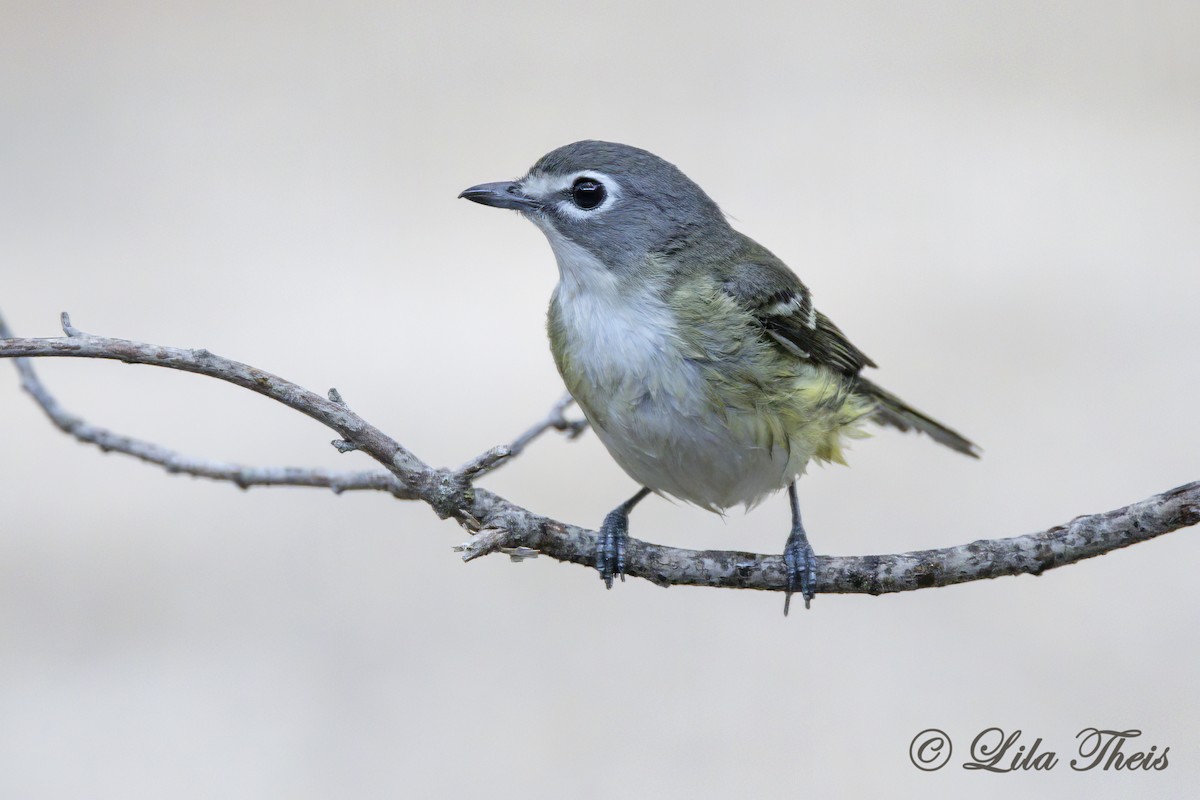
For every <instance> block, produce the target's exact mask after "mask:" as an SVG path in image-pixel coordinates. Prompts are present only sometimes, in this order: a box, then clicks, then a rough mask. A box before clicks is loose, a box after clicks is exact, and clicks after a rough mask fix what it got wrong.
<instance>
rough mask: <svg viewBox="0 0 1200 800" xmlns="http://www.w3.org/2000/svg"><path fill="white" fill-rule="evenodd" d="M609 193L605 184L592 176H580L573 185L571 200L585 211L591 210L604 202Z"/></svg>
mask: <svg viewBox="0 0 1200 800" xmlns="http://www.w3.org/2000/svg"><path fill="white" fill-rule="evenodd" d="M607 195H608V192H607V191H605V189H604V184H602V183H600V182H599V181H597V180H593V179H592V178H580V179H579V180H577V181H575V183H574V185H572V186H571V202H573V203H575V205H577V206H579V207H580V208H582V209H583V210H584V211H591V210H592V209H593V208H595V207H596V206H598V205H600V204H601V203H603V202H604V198H605V197H606V196H607Z"/></svg>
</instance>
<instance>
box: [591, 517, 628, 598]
mask: <svg viewBox="0 0 1200 800" xmlns="http://www.w3.org/2000/svg"><path fill="white" fill-rule="evenodd" d="M628 541H629V512H628V511H627V510H626V509H625V508H624V507H623V506H622V507H621V508H618V509H616V510H615V511H610V512H609V514H608V516H606V517H605V518H604V524H603V525H601V526H600V540H599V541H598V542H597V543H596V569H597V570H599V571H600V580H602V581H604V585H605V586H606V587H608V588H609V589H611V588H612V585H613V578H614V577H615V576H617V575H620V576H621V581H622V582H624V580H625V543H626V542H628Z"/></svg>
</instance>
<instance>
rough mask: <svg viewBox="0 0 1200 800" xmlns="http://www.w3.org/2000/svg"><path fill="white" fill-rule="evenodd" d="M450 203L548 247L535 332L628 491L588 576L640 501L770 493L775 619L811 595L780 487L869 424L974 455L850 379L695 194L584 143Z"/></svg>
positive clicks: (630, 150)
mask: <svg viewBox="0 0 1200 800" xmlns="http://www.w3.org/2000/svg"><path fill="white" fill-rule="evenodd" d="M459 197H460V198H465V199H467V200H471V201H474V202H476V203H481V204H483V205H485V206H492V207H495V208H501V209H509V210H513V211H516V212H518V213H519V214H520V215H521V216H523V217H525V218H526V219H528V220H529V221H530V222H532V223H533V224H534V225H535V226H537V227H538V228H539V229H540V230H541V231H542V233H543V234H545V236H546V239H547V240H548V241H549V243H550V248H551V250H552V251H553V254H554V258H555V261H556V262H557V266H558V273H559V280H558V284H557V285H556V287H555V289H554V292H553V294H552V297H551V300H550V308H549V313H548V317H547V332H548V334H549V339H550V349H551V353H552V354H553V357H554V362H555V364H556V366H557V367H558V371H559V373H560V375H561V376H562V379H563V382H564V383H565V384H566V387H567V390H568V391H569V392H570V394H571V396H572V397H573V398H574V400H575V402H576V403H577V404H578V406H579V408H580V409H581V410H582V411H583V414H584V416H585V417H586V418H587V420H588V422H589V423H590V425H591V427H592V429H593V430H594V431H595V432H596V435H597V436H598V437H599V439H600V441H601V442H602V443H603V444H604V446H605V447H606V448H607V450H608V452H609V453H610V454H611V456H612V457H613V459H614V460H615V461H616V462H617V464H618V465H620V466H621V468H622V469H624V471H625V472H626V473H627V474H628V475H629V476H630V477H631V478H632V479H633V480H634V481H636V482H637V483H638V484H639V485H640V486H641V488H640V489H639V490H638V492H637V493H636V494H634V495H633V496H632V497H630V498H629V499H628V500H626V501H625V502H623V503H621V504H620V505H619V506H617V507H616V508H615V509H613V511H612V512H610V513H609V514H608V515H607V516H606V517H605V518H604V521H603V523H602V525H601V527H600V532H599V533H600V535H599V537H598V540H597V542H598V543H597V546H596V557H595V566H596V569H597V570H598V571H599V573H600V577H601V579H602V580H603V581H604V583H605V586H607V587H608V588H609V589H611V588H612V585H613V579H614V577H616V576H619V577H620V578H621V580H624V577H625V568H626V543H627V541H628V537H629V515H630V512H631V511H632V510H633V508H634V506H636V505H637V504H638V503H640V502H641V501H642V500H643V499H645V498H646V497H647V496H648V495H649V494H650V493H652V492H653V493H656V494H659V495H664V496H667V497H672V498H677V499H679V500H682V501H684V502H686V503H689V504H693V505H695V506H698V507H699V508H702V509H706V510H709V511H714V512H717V513H724V512H725V511H726V510H728V509H730V508H733V507H736V506H738V505H742V506H745V508H746V509H747V510H749V509H751V508H753V507H754V506H756V505H757V504H758V503H759V502H761V501H762V500H763V499H764V498H765V497H767V496H768V495H770V494H772V493H774V492H776V491H779V490H781V489H783V488H787V490H788V497H789V500H790V504H791V511H792V522H791V528H790V530H789V533H788V538H787V541H786V543H785V545H784V550H783V559H784V565H785V570H786V586H785V599H784V613H785V614H786V613H787V612H788V609H789V608H790V604H791V598H792V595H793V594H794V593H796V592H799V593H800V594H801V596H802V597H803V598H804V604H805V607H806V608H807V607H809V605H810V603H811V601H812V600H813V598H814V596H815V594H816V556H815V553H814V551H813V548H812V545H811V544H810V543H809V540H808V535H807V532H806V531H805V528H804V525H803V522H802V520H801V515H800V502H799V497H798V493H797V489H796V480H797V478H799V477H800V476H801V475H802V474H803V473H804V472H805V470H806V468H807V466H808V464H809V463H810V462H818V463H828V462H836V463H845V457H844V452H843V445H844V443H845V440H847V439H852V438H859V437H862V436H865V435H867V434H866V432H865V431H864V429H863V426H864V424H865V423H866V422H868V421H870V422H873V423H877V424H879V425H882V426H887V427H892V428H897V429H899V430H901V431H910V430H915V431H919V432H921V433H924V434H926V435H928V436H929V437H931V438H932V439H933V440H934V441H936V442H938V443H940V444H942V445H945V446H946V447H949V448H950V449H952V450H955V451H957V452H959V453H962V454H964V455H967V456H971V457H975V458H978V456H979V453H980V450H979V448H978V446H977V445H975V444H974V443H972V442H971V441H969V440H968V439H966V438H965V437H964V436H962V435H961V434H959V433H957V432H956V431H954V430H952V429H951V428H949V427H947V426H946V425H943V424H942V423H940V422H938V421H936V420H935V419H933V418H932V417H929V416H927V415H926V414H924V413H922V412H920V411H917V410H916V409H914V408H913V407H912V406H909V405H908V404H907V403H905V402H904V401H902V400H901V399H900V398H898V397H896V396H895V395H893V394H891V393H890V392H888V391H886V390H885V389H883V388H882V387H880V386H878V385H877V384H875V383H874V382H873V381H871V380H870V379H868V378H867V377H865V376H864V375H863V374H862V373H863V370H864V369H865V368H868V367H871V368H873V367H875V366H876V364H875V362H874V361H872V360H871V359H870V358H869V357H868V356H867V355H866V354H865V353H864V352H863V351H862V350H860V349H859V348H858V347H856V346H855V345H854V344H852V343H851V342H850V340H849V339H848V338H847V337H846V335H845V334H844V333H842V331H841V329H840V328H838V326H837V325H835V324H834V323H833V321H832V320H830V319H829V317H827V316H825V315H824V314H823V313H821V312H820V311H819V310H817V307H816V306H815V305H814V304H813V296H812V293H811V292H810V291H809V289H808V287H807V286H805V284H804V283H803V282H801V280H800V278H799V277H797V276H796V274H795V273H794V272H793V271H792V270H791V269H789V268H788V266H787V265H786V264H785V263H784V262H783V261H781V260H780V259H779V258H778V257H776V256H775V255H774V254H773V253H772V252H770V251H769V250H767V249H766V248H765V247H763V246H762V245H761V244H759V243H758V242H756V241H755V240H753V239H751V238H750V237H749V236H746V235H745V234H743V233H741V232H739V231H737V230H735V229H734V228H733V226H732V225H731V224H730V223H729V221H728V219H727V218H726V216H725V215H724V214H723V213H722V211H721V209H720V208H719V207H718V206H717V204H716V202H714V201H713V200H712V199H711V198H710V197H709V196H708V194H706V193H705V192H704V190H703V189H701V188H700V186H698V185H697V184H696V183H695V182H694V181H692V180H691V179H690V178H688V177H687V176H686V175H685V174H684V173H683V172H682V171H681V170H680V169H679V168H678V167H676V166H675V165H674V164H671V163H670V162H668V161H666V160H664V159H662V158H660V157H658V156H656V155H654V154H653V153H650V152H648V151H646V150H642V149H640V148H637V147H633V146H630V145H626V144H619V143H616V142H605V141H597V140H584V141H578V142H574V143H572V144H568V145H565V146H562V147H559V148H557V149H555V150H552V151H551V152H549V153H547V154H546V155H544V156H542V157H541V158H540V159H538V160H537V162H535V163H534V165H533V167H532V168H530V170H529V171H528V172H527V173H526V174H525V175H524V176H523V177H521V178H518V179H517V180H515V181H500V182H494V183H483V184H479V185H477V186H472V187H470V188H468V189H466V190H464V191H463V192H461V193H460V194H459Z"/></svg>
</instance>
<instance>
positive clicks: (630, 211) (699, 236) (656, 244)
mask: <svg viewBox="0 0 1200 800" xmlns="http://www.w3.org/2000/svg"><path fill="white" fill-rule="evenodd" d="M459 196H460V197H465V198H467V199H468V200H473V201H475V202H476V203H483V204H484V205H489V206H495V207H497V208H510V209H514V210H516V211H519V212H520V213H521V214H522V215H524V216H526V217H528V218H529V219H530V221H532V222H533V223H534V224H535V225H537V226H538V227H539V228H541V229H542V232H543V233H545V234H546V237H547V238H548V239H549V240H550V245H551V247H553V248H554V251H555V254H556V255H557V256H558V258H559V263H560V265H561V264H562V261H563V256H564V250H566V249H569V248H571V247H573V246H576V247H582V248H583V249H585V250H587V251H588V252H589V253H590V254H592V255H593V256H595V257H596V258H597V259H599V260H600V261H601V262H602V263H603V264H604V265H605V266H606V267H607V268H608V269H610V270H612V271H614V272H616V273H618V274H620V273H627V272H632V271H634V270H637V269H638V268H639V267H640V266H641V265H643V264H645V262H646V258H647V257H648V256H651V255H669V254H671V253H676V252H679V251H681V250H687V249H689V248H692V247H695V246H697V244H698V243H703V246H704V247H705V248H706V249H708V248H711V247H712V246H713V245H715V244H717V243H718V242H727V241H731V240H732V237H734V236H736V234H734V233H733V231H732V229H731V228H730V227H729V224H728V223H727V222H726V221H725V217H724V216H723V215H722V214H721V211H720V209H719V208H717V204H716V203H714V202H713V201H712V199H711V198H709V196H708V195H707V194H705V193H704V190H703V189H701V188H700V187H699V186H697V185H696V184H695V183H693V182H692V180H691V179H689V178H688V177H687V176H686V175H684V174H683V173H682V172H680V171H679V169H678V168H677V167H675V165H673V164H670V163H668V162H666V161H664V160H663V159H661V158H659V157H658V156H656V155H654V154H653V153H648V152H646V151H645V150H640V149H638V148H636V147H630V146H629V145H625V144H616V143H614V142H598V141H590V140H589V141H582V142H575V143H574V144H568V145H565V146H563V147H560V148H558V149H557V150H553V151H551V152H549V153H547V154H546V155H544V156H542V157H541V158H540V159H538V161H537V163H536V164H534V165H533V167H532V168H531V169H530V170H529V173H528V174H527V175H525V177H523V178H521V179H519V180H517V181H512V182H500V183H485V184H482V185H480V186H472V187H471V188H470V189H467V190H466V191H464V192H463V193H462V194H461V195H459Z"/></svg>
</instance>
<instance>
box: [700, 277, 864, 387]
mask: <svg viewBox="0 0 1200 800" xmlns="http://www.w3.org/2000/svg"><path fill="white" fill-rule="evenodd" d="M721 288H722V289H723V290H724V291H725V292H726V293H727V294H728V295H730V296H731V297H733V298H734V299H735V300H736V301H737V302H738V303H739V304H740V305H741V306H742V307H743V308H745V309H746V311H748V312H749V313H751V314H753V315H754V318H755V319H756V320H758V322H759V324H761V325H762V326H763V330H764V331H765V333H766V334H767V335H768V336H769V337H771V338H772V339H774V340H775V342H777V343H778V344H779V346H780V347H782V348H783V349H785V350H787V351H788V352H789V353H791V354H792V355H794V356H796V357H797V358H802V359H804V360H806V361H812V362H813V363H816V364H822V365H824V366H826V367H829V368H831V369H833V370H835V371H837V372H840V373H842V374H844V375H857V374H858V373H859V372H860V371H862V368H863V367H873V366H875V362H874V361H872V360H871V359H870V358H868V357H867V355H866V354H865V353H864V352H863V351H861V350H859V349H858V348H857V347H855V346H854V345H853V344H851V342H850V340H849V339H847V338H846V334H844V333H842V331H841V329H839V328H838V326H837V325H834V324H833V322H832V321H831V320H830V319H829V317H827V316H825V315H824V314H822V313H821V312H820V311H817V309H816V307H815V306H814V305H813V301H812V293H811V292H809V291H808V287H806V286H805V285H804V284H803V283H801V282H800V279H799V278H797V277H796V275H795V274H794V273H793V272H792V271H791V270H790V269H788V268H787V267H786V266H785V265H784V264H783V263H782V262H780V261H779V260H778V259H776V258H775V257H774V256H771V255H770V254H763V255H762V256H760V257H758V258H753V259H752V260H747V261H743V262H741V263H739V264H737V265H736V266H735V267H734V268H733V269H732V270H731V271H730V272H729V274H728V275H726V276H725V278H724V280H723V281H722V283H721Z"/></svg>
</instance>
